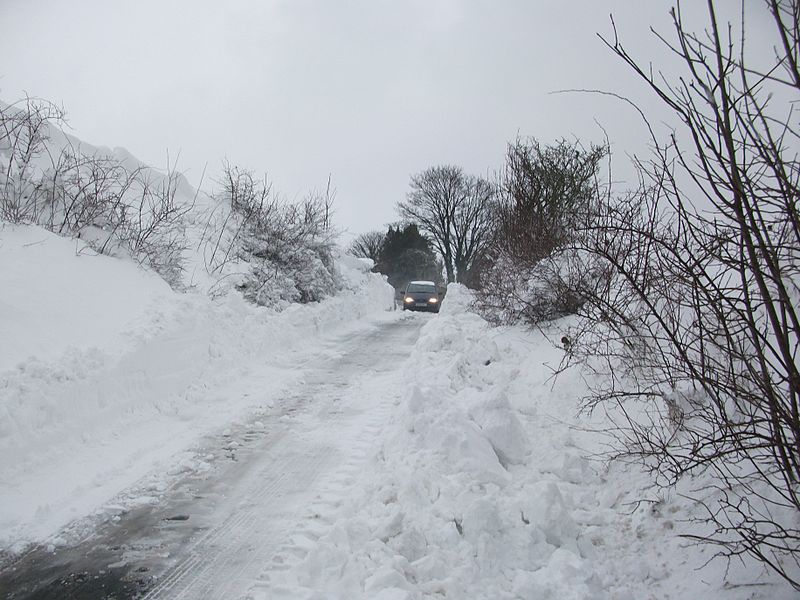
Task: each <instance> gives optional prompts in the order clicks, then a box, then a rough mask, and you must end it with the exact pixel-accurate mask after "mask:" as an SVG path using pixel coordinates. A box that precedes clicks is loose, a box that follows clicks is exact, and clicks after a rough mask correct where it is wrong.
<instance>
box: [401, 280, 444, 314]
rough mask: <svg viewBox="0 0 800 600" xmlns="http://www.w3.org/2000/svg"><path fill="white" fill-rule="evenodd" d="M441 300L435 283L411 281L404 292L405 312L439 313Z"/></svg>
mask: <svg viewBox="0 0 800 600" xmlns="http://www.w3.org/2000/svg"><path fill="white" fill-rule="evenodd" d="M440 304H441V299H440V297H439V293H438V291H437V289H436V284H435V283H434V282H433V281H410V282H409V283H408V285H407V286H406V289H405V290H404V291H403V310H426V311H429V312H436V313H438V312H439V305H440Z"/></svg>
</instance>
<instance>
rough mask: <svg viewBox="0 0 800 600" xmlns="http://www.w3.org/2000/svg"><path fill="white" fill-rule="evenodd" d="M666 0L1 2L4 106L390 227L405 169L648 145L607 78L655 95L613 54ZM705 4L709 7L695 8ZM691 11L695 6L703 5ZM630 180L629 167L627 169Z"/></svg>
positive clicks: (0, 95) (482, 166)
mask: <svg viewBox="0 0 800 600" xmlns="http://www.w3.org/2000/svg"><path fill="white" fill-rule="evenodd" d="M670 4H671V2H669V1H667V0H647V1H643V0H624V1H623V0H613V1H600V0H572V1H570V2H562V1H544V0H541V1H539V0H507V1H506V0H463V1H457V0H414V1H402V0H358V1H356V0H353V1H339V0H281V1H279V0H226V1H221V0H213V1H212V0H174V1H171V0H136V1H135V2H132V1H130V0H126V1H125V2H121V1H116V0H75V1H70V2H66V1H64V0H0V23H2V35H1V36H0V56H2V57H3V60H2V62H0V99H2V100H4V101H6V102H10V101H13V100H16V99H18V98H19V97H20V96H21V95H22V94H23V92H27V93H29V94H31V95H35V96H39V97H43V98H47V99H49V100H53V101H56V102H58V103H61V104H63V106H64V107H65V108H66V110H67V113H68V118H69V123H70V126H71V127H72V133H73V134H74V135H76V136H78V137H79V138H81V139H83V140H85V141H87V142H90V143H92V144H96V145H105V146H111V147H114V146H123V147H125V148H127V149H128V150H129V151H130V152H132V153H133V154H134V155H136V156H137V157H138V158H139V159H141V160H143V161H144V162H147V163H149V164H152V165H156V166H160V165H164V164H165V163H166V158H167V153H169V156H171V157H173V158H174V157H175V156H176V155H178V154H180V162H179V168H181V169H182V170H183V171H184V172H186V174H187V177H188V178H189V180H190V181H191V182H192V183H194V184H197V183H199V179H200V174H201V172H202V170H203V168H204V165H208V171H207V176H206V181H205V183H204V185H203V187H204V188H205V189H210V188H211V187H212V186H213V180H214V178H215V177H217V176H218V174H219V171H220V165H221V163H222V161H223V159H225V158H227V159H228V160H229V161H230V162H231V163H234V164H237V165H240V166H242V167H246V168H250V169H253V170H255V171H257V172H259V173H264V172H266V173H267V174H268V175H269V177H270V179H271V180H272V181H273V182H274V185H275V188H276V189H278V190H280V191H282V192H283V193H284V194H285V195H286V196H288V197H290V198H295V197H299V196H302V195H304V194H305V193H306V192H307V191H309V190H311V189H315V188H316V189H323V188H324V187H325V184H326V181H327V178H328V175H329V174H331V176H332V179H333V185H334V186H335V187H336V189H337V199H336V206H335V211H336V217H335V219H336V224H337V225H338V226H339V227H340V228H341V229H343V230H345V231H348V232H349V235H352V234H356V233H359V232H362V231H365V230H370V229H383V227H384V225H385V224H386V223H389V222H392V221H394V220H396V218H397V216H396V212H395V204H396V203H397V202H398V201H400V200H402V199H403V198H404V196H405V193H406V191H407V189H408V181H409V176H410V175H411V174H413V173H415V172H418V171H421V170H423V169H425V168H427V167H429V166H433V165H436V164H445V163H446V164H457V165H461V166H462V167H464V169H465V170H467V171H468V172H470V173H474V174H487V173H491V172H492V171H494V170H496V169H497V168H499V167H500V165H501V164H502V160H503V153H504V150H505V146H506V143H507V142H508V141H509V140H512V139H514V138H515V137H516V136H517V135H522V136H534V137H536V138H537V139H539V140H541V141H542V142H552V141H553V140H555V139H557V138H561V137H567V138H573V137H577V138H580V139H581V140H584V141H587V142H588V141H600V140H601V139H602V132H601V130H600V127H599V126H598V124H597V123H598V122H599V123H600V124H602V125H603V127H605V128H606V130H607V131H608V133H609V136H610V138H611V141H612V144H613V147H614V152H615V154H616V156H617V158H616V159H615V161H616V162H617V163H618V164H621V162H622V160H623V159H624V154H625V152H641V151H642V150H643V148H644V144H645V143H646V139H645V136H644V131H643V129H642V127H641V126H640V125H639V123H638V122H637V120H636V118H635V114H634V113H633V112H632V111H631V110H630V109H628V108H626V107H625V106H624V105H623V104H621V103H619V102H617V101H613V100H610V99H608V98H603V97H599V96H594V95H586V94H567V95H563V94H559V95H554V94H552V92H555V91H557V90H563V89H570V88H600V89H604V90H609V91H614V92H620V93H623V94H626V95H628V96H630V97H632V98H633V99H634V100H636V101H638V102H640V103H643V105H644V106H645V107H647V106H653V107H655V106H656V105H655V103H654V102H652V103H651V102H650V100H649V96H648V95H647V94H645V90H644V86H643V85H642V84H641V82H639V81H637V80H636V79H635V77H634V76H633V75H632V74H631V72H630V71H629V70H627V69H626V68H625V67H624V66H623V65H622V64H621V61H620V60H619V59H616V58H615V57H614V56H613V55H612V53H611V52H610V51H609V50H607V49H606V48H605V47H604V46H603V44H602V42H601V41H600V40H599V39H598V37H597V35H596V34H597V33H598V32H599V33H602V34H604V35H610V33H611V25H610V20H609V14H611V13H613V14H614V18H615V21H616V23H617V27H618V29H619V31H620V33H621V36H622V38H623V39H624V40H625V41H626V43H627V44H628V45H629V46H630V48H631V49H632V50H634V51H635V52H636V53H637V55H641V56H642V58H643V59H645V62H646V61H647V60H648V59H654V60H655V61H656V64H659V62H658V61H661V60H662V59H663V57H664V51H663V50H662V49H661V48H659V46H658V45H657V44H656V43H655V41H654V40H653V36H652V35H651V34H650V33H649V31H648V27H649V26H650V25H653V26H655V27H656V28H657V29H659V30H660V31H663V32H666V33H669V31H670V29H669V27H670V20H669V16H668V10H669V6H670ZM686 4H693V5H694V7H697V6H699V5H703V4H705V3H701V2H691V3H689V2H687V3H686ZM694 7H690V8H694ZM617 173H622V174H623V175H624V174H625V173H626V170H625V169H624V168H621V169H619V170H618V171H617Z"/></svg>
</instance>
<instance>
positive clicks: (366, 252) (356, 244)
mask: <svg viewBox="0 0 800 600" xmlns="http://www.w3.org/2000/svg"><path fill="white" fill-rule="evenodd" d="M385 238H386V234H385V233H383V232H382V231H368V232H366V233H361V234H359V235H358V236H357V237H356V239H354V240H353V241H352V242H351V243H350V247H349V249H348V250H349V251H350V254H352V255H353V256H358V257H359V258H369V259H370V260H372V262H373V263H375V264H377V263H378V259H379V258H380V254H381V248H383V241H384V239H385Z"/></svg>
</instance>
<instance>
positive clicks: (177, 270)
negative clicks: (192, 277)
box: [0, 98, 192, 287]
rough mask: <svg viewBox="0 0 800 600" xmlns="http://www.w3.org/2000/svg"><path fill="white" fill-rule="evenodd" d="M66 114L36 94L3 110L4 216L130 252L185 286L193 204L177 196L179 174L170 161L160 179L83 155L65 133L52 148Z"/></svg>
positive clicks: (106, 249) (0, 199) (106, 250)
mask: <svg viewBox="0 0 800 600" xmlns="http://www.w3.org/2000/svg"><path fill="white" fill-rule="evenodd" d="M63 117H64V113H63V111H62V110H61V109H59V108H57V107H55V106H54V105H52V104H51V103H49V102H46V101H42V100H38V99H32V98H26V99H25V100H24V101H23V102H19V103H16V104H15V105H10V106H2V107H0V158H2V160H0V164H1V165H2V167H3V168H2V175H0V217H2V218H3V219H5V220H8V221H10V222H13V223H32V224H36V225H40V226H42V227H45V228H46V229H48V230H50V231H52V232H54V233H57V234H59V235H65V236H70V237H77V238H81V239H83V240H84V241H85V242H86V243H87V244H88V245H89V246H90V247H92V248H93V249H95V250H96V251H98V252H100V253H103V254H113V255H127V256H131V257H133V258H134V259H135V260H137V261H139V262H140V263H143V264H147V265H148V266H150V267H151V268H153V269H154V270H155V271H156V272H157V273H159V274H160V275H161V276H162V277H163V278H164V279H165V280H166V281H167V282H168V283H169V284H170V285H172V286H173V287H181V285H182V283H181V276H182V272H183V252H184V250H185V245H186V244H185V236H184V229H183V217H184V216H185V215H186V213H187V212H188V211H189V210H190V209H191V207H192V206H191V204H187V203H185V202H183V203H181V202H178V201H176V192H177V186H178V182H179V180H180V178H181V175H180V174H179V173H178V172H177V171H176V170H175V169H174V168H172V167H170V166H169V165H168V167H167V172H166V174H164V175H158V176H156V175H155V173H154V171H153V170H152V169H150V168H148V167H144V166H138V167H135V168H133V169H129V168H128V167H126V166H125V165H124V164H123V163H122V162H121V161H120V160H118V159H116V158H114V157H111V156H102V155H87V154H84V153H82V152H81V151H80V148H75V147H73V146H72V144H71V143H70V142H69V138H67V137H66V136H64V139H63V140H62V141H60V142H59V144H58V147H54V146H55V145H54V144H52V143H51V137H50V136H51V134H52V133H53V132H52V131H51V129H50V128H51V126H58V125H61V124H63Z"/></svg>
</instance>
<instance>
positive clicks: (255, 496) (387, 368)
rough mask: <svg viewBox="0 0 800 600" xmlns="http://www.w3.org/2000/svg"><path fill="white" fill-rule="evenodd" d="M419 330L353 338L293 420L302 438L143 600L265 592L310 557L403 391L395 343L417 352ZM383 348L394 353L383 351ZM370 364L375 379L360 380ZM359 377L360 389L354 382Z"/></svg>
mask: <svg viewBox="0 0 800 600" xmlns="http://www.w3.org/2000/svg"><path fill="white" fill-rule="evenodd" d="M419 326H420V323H419V320H404V321H400V322H398V323H396V324H393V327H392V328H387V327H386V326H384V327H383V328H381V329H380V330H379V331H378V332H376V333H375V334H373V335H371V336H370V337H369V338H368V339H367V340H358V339H356V340H350V341H349V345H350V346H351V348H350V351H349V352H347V353H345V354H343V355H342V356H340V357H339V358H338V359H337V360H335V361H333V364H332V365H330V366H329V367H328V368H326V369H321V370H320V371H319V372H318V373H317V374H315V375H313V376H312V377H310V378H309V381H308V384H307V385H308V387H307V390H306V391H307V393H308V396H309V399H308V400H307V401H305V402H304V403H303V409H302V410H301V412H302V413H304V414H300V415H296V416H295V417H294V418H295V419H296V421H297V422H296V425H297V426H298V428H299V430H300V431H299V435H298V433H296V432H294V431H293V430H292V429H291V427H290V430H289V431H288V432H287V433H286V434H285V436H284V437H283V438H282V439H281V440H280V441H279V442H278V443H276V444H275V445H274V446H272V448H271V449H270V451H269V453H268V454H269V456H267V457H263V458H259V461H260V462H261V463H262V465H263V466H262V468H260V469H258V470H257V471H256V472H255V474H254V475H253V476H252V477H250V479H251V481H249V482H248V483H247V485H245V486H244V487H243V488H242V489H241V490H239V491H237V493H236V497H237V498H241V499H243V502H244V504H245V506H240V507H237V508H236V510H235V511H234V512H233V513H232V514H230V515H229V516H228V517H226V518H225V519H224V520H222V521H221V522H220V523H219V524H218V525H216V526H214V527H213V528H212V529H211V530H209V531H208V532H206V533H205V534H204V535H202V536H201V537H200V538H199V539H198V540H197V541H196V542H194V543H193V544H192V546H191V548H190V549H189V551H188V554H187V555H186V556H185V557H184V558H183V559H182V560H180V562H178V564H176V565H175V566H174V567H173V568H172V569H171V570H170V571H168V572H167V573H166V574H165V575H164V576H163V577H162V578H160V579H159V580H158V582H157V583H156V584H155V586H154V587H152V588H151V589H150V590H149V591H148V593H147V594H146V595H145V596H144V598H143V600H165V599H169V600H191V599H195V598H197V599H199V598H203V599H209V600H212V599H215V598H219V599H225V600H229V599H233V598H237V597H242V596H240V594H244V593H246V592H247V590H248V589H249V590H258V592H259V593H260V592H261V590H264V589H265V588H267V589H269V587H270V585H271V584H270V581H271V579H272V575H273V574H274V573H275V572H276V571H283V570H285V569H288V568H290V567H291V565H292V564H295V563H296V562H297V561H299V560H301V559H302V558H304V557H305V556H306V554H307V553H308V551H309V550H310V549H311V548H312V547H313V546H314V543H315V542H316V540H317V539H319V537H321V535H323V534H324V533H325V532H326V531H327V530H328V529H329V528H330V526H331V525H332V523H333V519H332V518H331V517H330V515H331V514H335V513H336V511H337V510H338V508H339V507H340V506H341V504H342V503H343V501H344V499H345V498H346V496H347V492H348V490H349V489H350V488H351V487H352V485H353V483H354V482H355V480H356V476H357V475H358V473H359V471H360V470H361V468H362V466H363V464H364V462H365V461H366V460H367V459H368V458H369V456H370V450H371V449H374V448H375V446H376V444H377V443H378V441H379V440H378V436H379V434H380V432H381V425H382V423H384V422H385V420H386V418H387V417H388V415H389V414H390V411H391V407H392V402H393V399H394V397H396V396H397V394H398V393H399V392H398V383H399V380H398V375H397V374H396V373H393V372H392V370H393V368H394V367H395V366H396V365H398V364H400V362H401V359H402V358H403V351H402V350H401V351H400V352H398V350H397V345H398V343H397V342H398V340H397V339H396V338H398V337H400V338H402V339H403V341H405V342H406V343H405V344H404V348H405V351H406V353H407V352H409V351H410V349H411V347H412V343H413V340H414V339H415V338H416V334H417V332H418V330H419ZM387 338H388V339H387ZM365 342H367V343H365ZM384 347H389V348H392V349H393V350H392V352H380V350H381V348H384ZM398 354H399V356H398ZM367 366H368V371H369V372H367V373H365V374H362V373H361V372H360V370H361V369H363V368H364V367H367ZM381 372H383V373H386V374H388V377H387V376H386V375H384V376H383V377H382V378H381V377H378V379H379V380H380V383H379V384H378V385H375V383H374V382H373V384H372V385H366V386H365V385H364V383H363V382H366V381H369V380H370V379H374V378H375V377H376V376H379V375H380V373H381ZM359 376H360V379H361V381H362V383H361V384H358V383H356V381H355V380H356V379H359ZM365 387H366V389H359V390H357V391H358V392H359V393H357V394H355V395H356V396H357V397H358V398H360V399H361V400H363V399H364V398H365V396H366V395H367V394H371V395H370V396H369V400H370V402H361V403H360V404H361V405H360V406H358V405H359V402H355V403H353V402H349V401H348V400H349V399H348V398H342V396H348V395H353V393H354V391H356V389H355V388H365ZM354 404H355V406H354ZM320 405H321V406H320ZM314 411H316V415H314ZM309 415H311V416H315V417H316V419H318V420H319V423H317V425H316V426H317V427H319V424H324V426H325V430H326V431H325V436H323V437H327V438H328V439H330V440H331V443H330V444H328V445H313V444H314V442H316V441H318V438H317V437H316V436H317V435H318V434H319V430H315V428H314V426H311V425H310V423H309V421H310V419H309ZM309 440H311V442H309ZM309 444H311V445H309ZM337 462H338V465H337ZM315 484H316V485H315Z"/></svg>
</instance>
